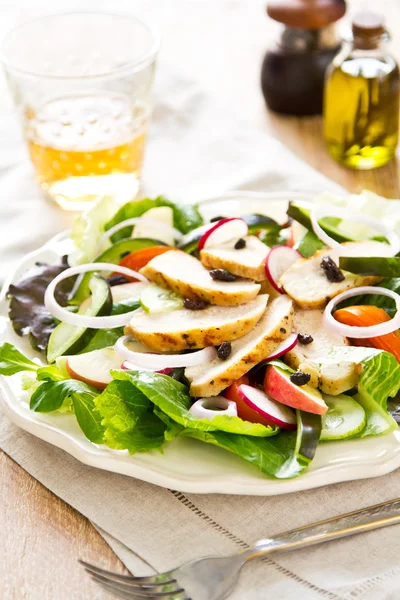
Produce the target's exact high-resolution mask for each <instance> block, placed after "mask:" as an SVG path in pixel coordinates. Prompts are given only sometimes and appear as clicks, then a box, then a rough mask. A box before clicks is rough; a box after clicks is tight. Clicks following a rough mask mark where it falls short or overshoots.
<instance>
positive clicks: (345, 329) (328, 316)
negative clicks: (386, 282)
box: [323, 286, 400, 339]
mask: <svg viewBox="0 0 400 600" xmlns="http://www.w3.org/2000/svg"><path fill="white" fill-rule="evenodd" d="M359 294H381V295H382V296H388V297H389V298H392V299H393V300H394V301H395V302H396V314H395V315H394V317H393V319H391V320H390V321H386V322H385V323H378V324H377V325H369V326H368V327H356V326H354V325H345V324H344V323H339V321H336V319H335V317H334V315H333V314H332V311H333V309H334V308H335V306H337V305H338V304H340V302H342V301H343V300H347V298H352V297H353V296H358V295H359ZM323 321H324V324H325V325H326V326H327V327H328V328H329V329H331V330H334V331H335V332H336V333H339V334H340V335H343V336H345V337H350V338H354V339H366V338H373V337H377V336H381V335H386V334H388V333H392V332H393V331H396V330H397V329H399V328H400V295H399V294H397V293H396V292H393V291H392V290H388V289H386V288H382V287H373V286H364V287H358V288H354V289H352V290H347V291H346V292H343V293H342V294H339V295H338V296H335V298H333V299H332V300H331V301H330V302H329V304H328V306H327V307H326V308H325V312H324V317H323Z"/></svg>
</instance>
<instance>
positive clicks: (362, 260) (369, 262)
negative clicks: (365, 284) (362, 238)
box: [339, 256, 400, 277]
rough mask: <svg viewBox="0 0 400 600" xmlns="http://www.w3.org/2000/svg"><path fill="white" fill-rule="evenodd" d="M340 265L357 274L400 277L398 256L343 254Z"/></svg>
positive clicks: (399, 259)
mask: <svg viewBox="0 0 400 600" xmlns="http://www.w3.org/2000/svg"><path fill="white" fill-rule="evenodd" d="M339 267H340V268H341V269H344V270H345V271H350V273H356V274H357V275H377V276H378V277H400V258H398V257H396V256H395V257H385V256H373V257H369V256H357V257H356V256H354V257H353V256H341V257H340V259H339Z"/></svg>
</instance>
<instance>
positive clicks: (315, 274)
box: [279, 241, 381, 309]
mask: <svg viewBox="0 0 400 600" xmlns="http://www.w3.org/2000/svg"><path fill="white" fill-rule="evenodd" d="M376 244H379V247H381V243H380V242H374V241H370V242H349V243H347V244H346V246H348V247H354V251H355V256H356V255H359V253H360V252H359V250H360V246H361V247H362V251H363V252H365V255H369V256H374V248H375V251H376V248H377V246H376ZM325 256H329V257H330V258H331V259H332V260H333V261H334V262H335V263H336V264H338V262H339V260H338V257H337V255H336V252H335V251H334V250H330V249H328V248H327V249H326V250H325V249H323V250H319V251H318V252H316V253H315V254H314V256H312V257H311V258H300V259H299V260H298V261H296V262H295V263H294V264H293V265H292V266H291V267H290V268H289V269H288V270H287V271H285V272H284V273H283V275H282V277H281V279H280V281H279V284H280V285H281V286H282V287H283V289H284V290H285V292H286V293H287V294H288V295H289V296H290V297H291V298H293V300H294V301H295V302H296V304H297V305H298V306H300V307H301V308H307V309H311V308H323V307H324V306H325V305H326V304H327V303H328V302H329V300H331V299H332V298H334V297H335V296H337V295H338V294H341V293H342V292H344V291H346V290H350V289H352V288H356V287H360V286H362V285H373V284H374V283H377V282H379V281H380V280H381V278H380V277H373V276H363V275H354V274H353V273H348V272H347V271H342V273H343V275H344V280H343V281H339V282H332V281H329V279H328V277H327V276H326V274H325V271H324V270H323V269H322V268H321V261H322V259H323V258H324V257H325Z"/></svg>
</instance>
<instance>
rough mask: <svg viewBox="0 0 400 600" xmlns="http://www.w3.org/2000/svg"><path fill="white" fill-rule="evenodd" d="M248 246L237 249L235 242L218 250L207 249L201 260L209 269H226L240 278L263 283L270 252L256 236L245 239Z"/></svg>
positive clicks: (203, 252) (202, 252)
mask: <svg viewBox="0 0 400 600" xmlns="http://www.w3.org/2000/svg"><path fill="white" fill-rule="evenodd" d="M244 240H245V242H246V246H245V247H244V248H241V249H240V250H236V249H235V241H233V242H228V243H226V244H223V245H222V246H219V247H218V248H207V249H205V250H202V251H201V252H200V260H201V262H202V263H203V265H204V266H205V267H207V269H226V270H227V271H229V272H230V273H233V274H234V275H237V276H238V277H248V278H249V279H254V280H255V281H262V280H263V279H265V278H266V275H265V266H264V263H265V257H266V256H267V254H268V252H269V250H270V249H269V248H268V246H266V245H265V244H263V243H262V242H261V241H260V240H259V239H258V237H256V236H255V235H249V236H247V237H246V238H244Z"/></svg>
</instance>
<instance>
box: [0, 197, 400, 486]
mask: <svg viewBox="0 0 400 600" xmlns="http://www.w3.org/2000/svg"><path fill="white" fill-rule="evenodd" d="M288 200H289V206H288V210H287V221H286V222H285V223H281V222H278V221H276V220H275V219H274V215H273V214H272V215H270V216H266V215H264V214H246V213H245V206H244V207H243V208H244V210H243V212H244V214H243V215H242V216H241V217H236V216H235V217H232V216H230V215H218V216H215V218H213V219H212V220H211V222H208V223H205V222H204V221H203V218H202V216H201V212H200V210H199V208H198V207H196V206H192V205H182V204H179V203H176V202H172V201H170V200H168V199H167V198H165V197H162V196H160V197H158V198H155V199H149V198H145V199H142V200H139V201H132V202H129V203H127V204H125V205H124V206H122V207H120V208H116V207H115V205H114V200H113V199H112V198H110V197H104V198H102V199H101V200H99V202H98V203H97V204H96V205H95V206H94V207H93V208H92V209H90V211H88V212H87V213H86V214H84V215H82V216H80V217H79V218H78V219H77V221H76V223H75V225H74V228H73V231H72V236H71V237H72V240H73V241H74V244H75V251H74V252H73V253H72V254H71V255H69V256H65V257H63V259H62V262H61V263H60V264H58V265H48V264H38V265H37V266H36V268H35V269H34V270H33V272H32V273H31V274H30V276H29V277H27V278H25V279H23V280H22V281H20V282H17V283H15V284H13V285H11V286H10V288H9V290H8V298H9V300H10V307H9V316H10V319H11V321H12V324H13V327H14V330H15V332H16V333H17V334H18V335H19V336H29V340H30V343H31V345H32V346H33V348H34V349H35V350H37V351H39V352H41V353H42V354H43V355H45V357H46V361H40V360H34V361H32V360H30V359H29V358H27V357H25V356H24V355H23V354H22V353H21V352H20V351H19V350H18V349H17V348H16V347H15V346H13V345H11V344H9V343H5V344H3V345H2V346H0V374H1V375H4V376H16V377H20V379H21V383H22V385H23V387H24V389H25V390H27V391H28V392H29V395H30V408H31V409H32V410H33V411H37V412H51V411H64V412H66V411H68V412H72V413H74V414H75V416H76V419H77V422H78V424H79V426H80V428H81V429H82V431H83V433H84V434H85V435H86V437H87V438H88V439H89V440H90V441H91V442H93V443H96V444H105V445H107V446H108V447H110V448H112V449H118V450H127V451H129V453H131V454H134V453H135V452H147V451H152V450H159V451H162V448H163V446H164V445H165V444H167V443H170V442H171V441H172V440H173V439H174V438H176V437H178V436H186V437H191V438H195V439H197V440H201V441H202V442H205V443H208V444H213V445H215V446H218V447H220V448H224V449H225V450H228V451H230V452H233V453H235V454H237V455H238V456H240V457H241V458H243V459H244V460H246V461H248V462H250V463H252V464H253V465H255V466H256V467H258V468H259V469H260V470H261V471H262V472H263V473H264V474H266V475H268V476H271V477H276V478H290V477H295V476H297V475H299V474H301V473H302V472H303V471H304V470H306V469H307V467H308V466H309V464H310V463H311V461H312V459H313V457H314V455H315V452H316V449H317V446H318V444H319V443H323V442H325V441H338V440H343V439H348V438H362V437H366V436H376V435H382V434H386V433H389V432H392V431H393V430H395V429H396V428H397V422H396V418H397V417H398V415H399V406H400V394H399V388H400V365H399V362H400V333H399V328H400V312H399V310H398V309H399V307H400V295H399V294H400V258H399V256H400V218H399V217H398V216H396V215H399V214H400V213H399V210H398V207H397V210H396V209H395V206H394V205H395V204H398V203H396V202H388V201H386V200H385V199H383V198H380V197H378V196H376V195H374V194H372V193H370V192H363V194H361V195H360V196H351V197H343V198H341V197H336V196H332V195H329V194H323V195H322V196H321V197H319V198H317V199H316V201H315V203H313V204H311V203H310V204H306V203H299V202H290V198H288Z"/></svg>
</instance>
